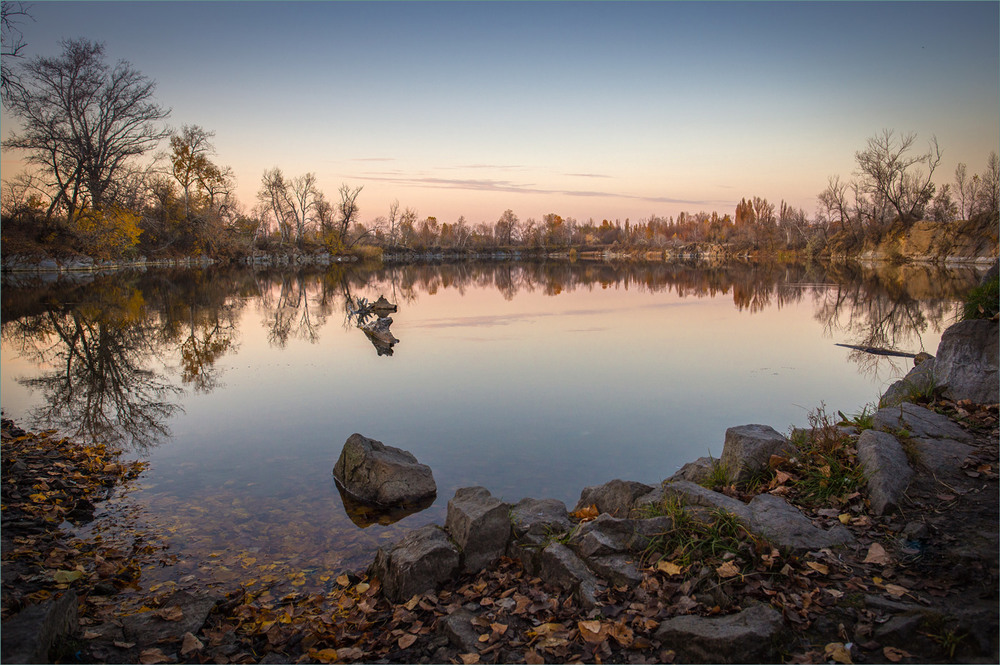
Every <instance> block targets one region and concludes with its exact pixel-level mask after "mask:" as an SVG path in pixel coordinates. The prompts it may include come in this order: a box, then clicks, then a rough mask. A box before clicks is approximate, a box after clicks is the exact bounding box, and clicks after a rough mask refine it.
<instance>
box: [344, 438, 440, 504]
mask: <svg viewBox="0 0 1000 665" xmlns="http://www.w3.org/2000/svg"><path fill="white" fill-rule="evenodd" d="M333 477H334V478H336V479H337V482H338V483H340V485H341V486H342V487H343V489H344V491H346V492H347V493H349V494H350V495H351V496H353V497H355V498H356V499H357V500H359V501H361V502H364V503H371V504H375V505H377V506H396V505H401V504H419V503H422V502H424V501H426V499H427V498H428V497H434V496H435V495H436V494H437V485H436V484H435V483H434V475H433V474H432V473H431V468H430V467H429V466H427V465H426V464H420V463H419V462H417V458H416V457H414V456H413V455H412V454H411V453H409V452H407V451H405V450H401V449H399V448H393V447H392V446H387V445H385V444H383V443H382V442H381V441H376V440H375V439H369V438H368V437H365V436H361V435H360V434H352V435H351V436H350V438H348V439H347V441H346V442H345V443H344V449H343V450H341V451H340V457H339V458H338V459H337V464H336V465H335V466H334V467H333Z"/></svg>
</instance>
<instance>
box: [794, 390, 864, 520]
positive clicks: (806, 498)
mask: <svg viewBox="0 0 1000 665" xmlns="http://www.w3.org/2000/svg"><path fill="white" fill-rule="evenodd" d="M809 425H810V429H808V430H798V431H796V432H793V436H792V443H794V444H795V445H796V447H797V448H798V454H797V456H796V461H795V464H794V466H793V467H792V468H791V469H790V470H791V471H792V472H793V473H794V474H795V476H796V477H797V480H796V482H795V484H794V485H793V486H792V491H793V492H794V493H795V495H796V497H797V499H798V500H799V501H800V502H802V503H807V504H813V505H826V504H831V503H832V504H835V505H838V504H840V503H841V501H842V498H843V497H846V496H849V495H851V494H853V493H854V492H856V491H858V488H859V487H860V486H861V484H862V483H863V476H862V474H861V468H860V466H859V465H858V463H857V450H856V449H855V448H854V445H853V441H852V439H851V437H850V436H849V435H847V434H845V433H844V432H843V431H842V430H841V429H840V427H838V426H837V425H836V424H835V423H834V422H833V420H832V419H831V418H830V416H829V415H827V413H826V407H825V405H823V404H822V403H821V404H820V406H819V407H818V408H816V409H815V410H814V411H813V412H812V413H810V414H809Z"/></svg>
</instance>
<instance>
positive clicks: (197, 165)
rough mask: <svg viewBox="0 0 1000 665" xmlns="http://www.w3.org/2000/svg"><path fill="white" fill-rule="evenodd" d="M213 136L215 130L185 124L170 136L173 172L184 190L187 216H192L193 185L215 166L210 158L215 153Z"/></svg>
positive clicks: (185, 215) (185, 213) (185, 214)
mask: <svg viewBox="0 0 1000 665" xmlns="http://www.w3.org/2000/svg"><path fill="white" fill-rule="evenodd" d="M213 136H215V132H210V131H207V130H205V129H202V128H201V127H199V126H198V125H184V126H183V127H181V130H180V131H179V132H175V133H174V134H173V135H172V136H171V137H170V167H171V173H172V174H173V176H174V178H175V179H176V180H177V182H178V183H180V186H181V191H183V192H184V217H185V218H188V217H190V216H191V205H190V194H191V187H192V186H193V185H195V184H196V183H198V182H199V181H200V180H201V179H203V178H204V177H205V174H206V172H207V171H208V169H209V167H212V166H214V165H213V164H212V162H211V161H210V160H209V159H208V158H209V156H210V155H212V154H214V153H215V146H213V145H212V142H211V139H212V137H213Z"/></svg>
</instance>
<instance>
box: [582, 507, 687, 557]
mask: <svg viewBox="0 0 1000 665" xmlns="http://www.w3.org/2000/svg"><path fill="white" fill-rule="evenodd" d="M672 527H673V520H671V519H670V518H669V517H652V518H649V519H620V518H617V517H611V516H610V515H608V514H606V513H602V514H601V515H599V516H598V517H597V519H594V520H591V521H589V522H586V523H584V524H581V525H580V527H579V529H577V530H576V532H575V533H574V534H573V536H572V537H571V538H570V540H569V546H570V547H571V548H573V550H574V551H576V552H577V554H579V555H580V556H582V557H584V558H586V559H589V558H590V557H595V556H606V555H610V554H620V553H622V552H641V551H642V550H644V549H645V548H646V547H647V546H648V545H649V543H650V541H651V540H652V539H653V538H655V537H656V536H658V535H660V534H663V533H666V532H667V531H669V530H670V529H671V528H672Z"/></svg>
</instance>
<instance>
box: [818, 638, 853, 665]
mask: <svg viewBox="0 0 1000 665" xmlns="http://www.w3.org/2000/svg"><path fill="white" fill-rule="evenodd" d="M823 651H824V655H825V656H826V657H827V658H832V659H833V660H834V661H835V662H838V663H843V665H851V664H852V663H853V662H854V661H853V660H851V652H850V651H849V650H848V648H847V647H846V646H844V644H843V643H842V642H830V643H829V644H827V645H826V648H825V649H824V650H823Z"/></svg>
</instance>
